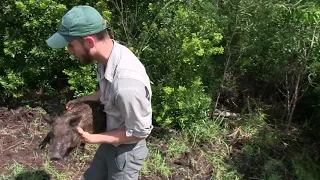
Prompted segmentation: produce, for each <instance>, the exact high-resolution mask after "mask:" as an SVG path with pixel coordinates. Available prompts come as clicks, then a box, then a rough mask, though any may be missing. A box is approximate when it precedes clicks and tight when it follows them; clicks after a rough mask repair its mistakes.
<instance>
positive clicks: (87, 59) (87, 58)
mask: <svg viewBox="0 0 320 180" xmlns="http://www.w3.org/2000/svg"><path fill="white" fill-rule="evenodd" d="M83 49H84V52H85V53H84V55H83V56H82V57H83V59H82V63H83V64H85V65H88V64H90V63H92V62H93V58H92V56H91V55H90V54H89V48H88V47H85V46H83Z"/></svg>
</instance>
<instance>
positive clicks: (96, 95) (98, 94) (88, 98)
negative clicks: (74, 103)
mask: <svg viewBox="0 0 320 180" xmlns="http://www.w3.org/2000/svg"><path fill="white" fill-rule="evenodd" d="M100 97H101V90H100V89H99V90H98V91H97V92H95V93H94V94H91V95H89V96H83V97H81V98H79V100H80V101H81V102H83V101H100Z"/></svg>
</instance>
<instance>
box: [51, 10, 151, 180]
mask: <svg viewBox="0 0 320 180" xmlns="http://www.w3.org/2000/svg"><path fill="white" fill-rule="evenodd" d="M106 28H107V24H106V21H105V20H104V19H103V17H102V16H101V15H100V13H99V12H98V11H97V10H96V9H94V8H93V7H90V6H76V7H73V8H72V9H71V10H69V11H68V12H67V13H66V14H65V15H64V16H63V18H62V22H61V25H60V27H59V29H58V31H57V32H56V33H55V34H54V35H52V36H51V37H50V38H49V39H48V40H47V41H46V42H47V44H48V45H49V46H50V47H51V48H64V47H67V49H68V53H69V54H70V55H74V56H76V57H78V58H79V59H80V61H81V62H82V63H84V64H89V63H91V62H94V61H96V62H97V64H98V68H97V78H98V80H99V87H100V88H99V90H98V91H97V92H96V93H94V94H92V95H89V96H85V97H81V98H78V99H75V100H71V101H69V102H68V103H67V105H66V109H71V108H72V107H73V106H74V104H76V103H79V102H82V101H86V100H93V101H100V102H101V103H102V104H103V105H104V111H105V112H106V114H107V128H106V132H105V133H102V134H89V133H88V132H84V131H83V129H81V128H79V127H78V132H79V133H80V134H81V135H82V137H83V140H84V141H86V142H87V143H99V144H100V146H99V148H98V150H97V152H96V154H95V156H94V158H93V160H92V163H91V165H90V167H89V168H88V169H87V171H86V172H85V173H84V179H86V180H87V179H94V180H99V179H138V175H139V172H140V170H141V167H142V163H143V161H144V160H145V158H146V157H147V154H148V148H147V145H146V140H145V138H146V137H148V135H149V134H150V133H151V130H152V129H153V125H152V120H151V116H152V108H151V94H152V93H151V87H150V81H149V77H148V75H147V73H146V71H145V68H144V66H143V65H142V63H141V62H140V61H139V60H138V58H137V57H136V56H135V55H134V54H133V53H132V52H131V51H130V50H129V49H128V48H126V47H125V46H123V45H121V44H119V43H117V42H116V41H115V40H113V39H111V38H110V37H109V35H108V32H107V30H106Z"/></svg>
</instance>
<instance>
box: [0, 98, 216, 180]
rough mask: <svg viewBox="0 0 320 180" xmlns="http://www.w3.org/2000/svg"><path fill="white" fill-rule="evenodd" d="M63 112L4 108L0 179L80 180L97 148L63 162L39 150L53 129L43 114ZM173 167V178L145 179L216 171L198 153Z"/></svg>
mask: <svg viewBox="0 0 320 180" xmlns="http://www.w3.org/2000/svg"><path fill="white" fill-rule="evenodd" d="M62 111H63V106H61V105H57V103H56V104H55V105H52V103H48V104H47V106H44V105H42V106H36V107H33V108H31V107H28V106H20V107H15V108H8V107H3V106H2V107H0V162H1V163H0V172H1V173H0V175H2V176H6V177H9V176H11V177H12V176H14V177H15V179H32V178H31V177H36V178H34V179H80V177H81V176H82V174H83V173H84V171H85V170H86V169H87V168H88V166H89V163H90V161H91V159H92V157H93V155H94V152H95V149H96V148H97V146H94V145H89V146H86V149H87V150H86V152H85V154H81V152H80V151H78V150H76V151H74V152H73V153H71V154H70V157H68V158H67V159H66V160H65V161H60V162H53V161H50V159H49V153H48V147H47V148H46V149H43V150H42V149H38V145H39V143H40V142H41V140H42V139H43V138H44V137H45V136H46V134H47V133H48V131H49V125H48V124H47V123H46V122H45V121H44V120H43V117H42V114H43V113H45V112H47V113H49V114H59V113H62ZM155 133H157V132H156V131H155ZM148 140H149V142H150V144H151V146H152V145H153V146H154V147H157V146H158V148H159V149H163V150H164V151H165V149H166V147H165V143H163V145H162V146H159V144H160V143H159V140H158V139H157V138H154V137H150V139H148ZM195 159H196V160H195ZM17 165H18V166H22V167H23V172H22V173H21V172H20V173H17V172H16V171H17V170H16V169H17ZM169 165H170V166H171V167H172V168H173V171H172V174H171V176H170V177H169V178H164V177H163V176H162V175H161V174H159V173H153V172H151V173H149V174H144V175H143V176H142V177H141V179H145V180H147V179H152V180H157V179H210V175H211V173H212V171H213V167H212V165H210V163H208V162H207V161H206V159H205V158H204V157H201V155H200V154H198V155H197V151H196V150H195V152H187V153H184V154H183V155H182V156H181V157H180V158H178V159H177V160H174V161H172V162H169ZM0 179H1V177H0Z"/></svg>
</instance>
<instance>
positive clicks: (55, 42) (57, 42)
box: [46, 32, 72, 48]
mask: <svg viewBox="0 0 320 180" xmlns="http://www.w3.org/2000/svg"><path fill="white" fill-rule="evenodd" d="M71 40H72V38H71V37H67V36H63V35H61V34H60V33H58V32H57V33H55V34H54V35H52V36H51V37H50V38H49V39H47V40H46V42H47V44H48V45H49V46H50V47H51V48H64V47H66V46H67V45H68V43H69V42H70V41H71Z"/></svg>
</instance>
